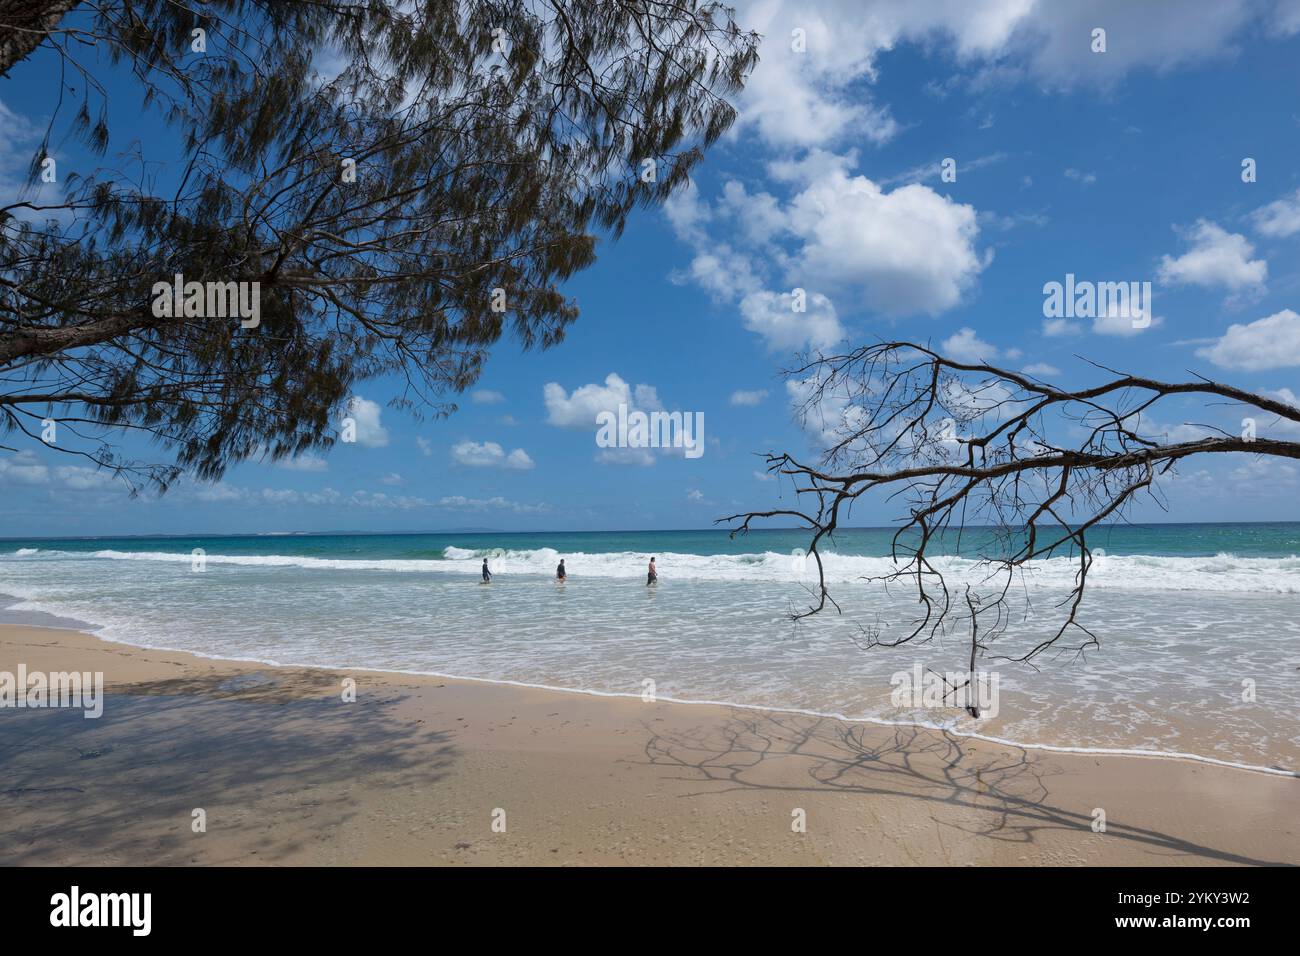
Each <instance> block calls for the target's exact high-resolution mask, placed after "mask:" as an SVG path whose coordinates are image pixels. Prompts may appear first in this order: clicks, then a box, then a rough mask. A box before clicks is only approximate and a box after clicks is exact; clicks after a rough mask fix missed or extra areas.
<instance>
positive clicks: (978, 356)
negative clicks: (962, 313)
mask: <svg viewBox="0 0 1300 956" xmlns="http://www.w3.org/2000/svg"><path fill="white" fill-rule="evenodd" d="M939 353H940V354H941V355H943V356H945V357H946V358H950V359H952V360H953V361H955V362H963V363H965V364H967V365H974V364H977V363H980V362H985V363H987V362H992V361H994V360H995V359H997V358H998V356H1000V355H1001V354H1002V353H1001V350H999V349H998V348H997V347H996V346H993V345H990V344H989V343H988V342H983V341H981V340H980V338H979V336H978V335H976V334H975V330H974V329H971V328H961V329H958V330H957V331H956V332H955V333H954V334H952V335H950V336H948V338H946V339H944V340H943V344H942V345H940V346H939Z"/></svg>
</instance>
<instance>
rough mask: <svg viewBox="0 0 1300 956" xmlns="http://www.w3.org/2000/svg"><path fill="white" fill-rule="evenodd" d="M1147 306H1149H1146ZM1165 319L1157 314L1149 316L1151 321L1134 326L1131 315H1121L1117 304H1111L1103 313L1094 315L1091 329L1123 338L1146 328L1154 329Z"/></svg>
mask: <svg viewBox="0 0 1300 956" xmlns="http://www.w3.org/2000/svg"><path fill="white" fill-rule="evenodd" d="M1148 307H1149V306H1148ZM1164 323H1165V320H1164V319H1163V318H1161V317H1160V316H1158V315H1153V316H1151V321H1150V322H1148V323H1147V324H1146V325H1139V326H1135V325H1134V324H1133V316H1131V315H1122V314H1121V310H1120V309H1119V307H1118V306H1112V307H1111V308H1110V309H1109V310H1108V311H1107V313H1106V314H1105V315H1098V316H1095V317H1094V318H1093V320H1092V331H1093V332H1095V333H1096V334H1097V335H1117V336H1120V337H1123V338H1127V337H1129V336H1134V335H1139V334H1141V333H1142V332H1145V331H1146V330H1147V329H1155V328H1159V327H1160V326H1162V325H1164Z"/></svg>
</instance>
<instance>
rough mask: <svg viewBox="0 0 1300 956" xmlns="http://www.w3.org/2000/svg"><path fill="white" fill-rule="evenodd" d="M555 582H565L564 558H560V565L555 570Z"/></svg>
mask: <svg viewBox="0 0 1300 956" xmlns="http://www.w3.org/2000/svg"><path fill="white" fill-rule="evenodd" d="M555 580H557V581H563V580H564V559H563V558H560V565H559V567H557V568H556V569H555Z"/></svg>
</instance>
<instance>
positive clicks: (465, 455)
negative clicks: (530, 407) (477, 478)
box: [451, 440, 533, 471]
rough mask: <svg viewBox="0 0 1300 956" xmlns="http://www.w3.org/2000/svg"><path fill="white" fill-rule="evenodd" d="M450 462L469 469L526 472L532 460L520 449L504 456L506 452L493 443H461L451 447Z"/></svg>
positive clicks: (530, 466) (531, 465) (531, 464)
mask: <svg viewBox="0 0 1300 956" xmlns="http://www.w3.org/2000/svg"><path fill="white" fill-rule="evenodd" d="M451 460H452V461H454V462H455V463H456V464H458V465H466V466H468V467H471V468H510V469H513V470H515V471H527V470H528V469H529V468H532V467H533V460H532V459H531V458H530V457H528V452H526V451H524V450H523V449H522V448H516V449H515V450H514V451H512V452H510V453H509V454H506V450H505V449H504V448H502V447H501V446H500V445H498V444H497V443H496V442H494V441H485V442H476V441H469V440H466V441H461V442H457V443H456V444H454V445H452V446H451Z"/></svg>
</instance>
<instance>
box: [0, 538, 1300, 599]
mask: <svg viewBox="0 0 1300 956" xmlns="http://www.w3.org/2000/svg"><path fill="white" fill-rule="evenodd" d="M14 555H15V556H16V557H34V556H40V557H56V556H66V557H78V556H83V557H90V558H97V559H106V560H117V561H166V562H176V563H189V562H190V561H191V560H192V559H191V555H190V553H189V552H179V553H173V552H164V551H118V550H111V549H107V550H102V551H91V552H80V553H75V552H61V551H58V550H40V551H38V550H37V549H34V548H23V549H21V550H19V551H16V552H14ZM485 557H486V558H488V559H489V562H490V564H491V567H492V571H493V573H495V574H498V575H531V574H538V575H547V576H549V575H551V574H553V573H554V570H555V566H556V564H558V563H559V560H560V558H561V557H563V558H564V559H565V564H566V567H567V569H568V571H569V574H570V575H571V576H573V577H575V578H581V577H588V578H641V577H644V575H645V565H646V560H647V554H646V553H644V552H639V551H637V552H632V551H622V552H612V553H596V554H588V553H584V552H565V553H564V554H561V553H560V552H558V551H556V550H555V549H553V548H534V549H527V550H501V549H466V548H457V547H448V548H445V549H444V550H443V552H442V557H441V558H423V559H420V558H314V557H307V556H301V555H283V554H266V555H239V554H211V553H209V554H207V555H206V561H207V563H208V564H210V565H211V564H226V565H244V566H249V567H270V568H274V567H279V568H302V569H305V570H332V571H392V572H399V573H424V574H429V573H444V574H464V575H477V574H478V573H479V567H480V564H481V562H482V559H483V558H485ZM657 557H658V559H659V560H658V567H659V574H660V578H661V579H663V580H680V581H769V582H785V583H788V582H797V581H803V582H805V583H812V582H814V581H815V580H816V570H815V565H814V564H813V563H812V562H811V560H809V561H805V562H800V560H799V558H798V556H797V555H791V554H782V553H777V552H772V551H766V552H762V553H753V554H713V555H701V554H682V553H673V552H659V553H657ZM821 557H822V564H823V568H824V570H825V574H826V580H827V581H828V583H831V584H848V583H852V582H857V581H863V580H868V579H880V578H883V577H884V576H886V575H889V574H891V573H893V572H895V571H897V570H898V569H899V567H900V565H898V564H895V563H894V562H893V561H891V560H890V559H889V558H885V557H871V556H863V555H845V554H838V553H835V552H823V553H822V555H821ZM934 564H935V566H936V567H937V568H938V569H939V570H941V571H943V572H944V574H945V575H948V576H950V577H951V582H953V583H956V584H957V585H959V586H960V585H961V584H963V583H966V582H971V583H977V582H979V581H981V580H983V579H985V578H986V577H987V575H988V574H989V573H990V571H991V570H992V569H991V568H990V566H989V565H987V564H983V563H980V562H978V561H975V560H969V559H965V558H953V557H947V558H937V559H935V561H934ZM1078 570H1079V564H1078V561H1077V559H1074V558H1069V557H1057V558H1048V559H1044V560H1039V561H1034V562H1032V563H1031V564H1029V565H1028V566H1026V569H1025V575H1026V579H1027V580H1029V581H1030V582H1031V583H1034V584H1038V585H1041V586H1043V587H1045V588H1048V589H1062V588H1064V589H1068V588H1070V587H1071V586H1073V584H1074V581H1075V576H1076V574H1077V573H1078ZM1088 583H1089V586H1090V587H1093V588H1096V589H1116V590H1155V591H1231V592H1265V593H1274V594H1297V593H1300V557H1296V556H1295V555H1292V556H1290V557H1286V558H1253V557H1238V556H1236V555H1232V554H1217V555H1213V556H1200V557H1165V556H1153V555H1096V556H1095V557H1094V560H1093V565H1092V568H1091V570H1090V571H1089V575H1088Z"/></svg>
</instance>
